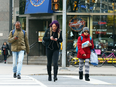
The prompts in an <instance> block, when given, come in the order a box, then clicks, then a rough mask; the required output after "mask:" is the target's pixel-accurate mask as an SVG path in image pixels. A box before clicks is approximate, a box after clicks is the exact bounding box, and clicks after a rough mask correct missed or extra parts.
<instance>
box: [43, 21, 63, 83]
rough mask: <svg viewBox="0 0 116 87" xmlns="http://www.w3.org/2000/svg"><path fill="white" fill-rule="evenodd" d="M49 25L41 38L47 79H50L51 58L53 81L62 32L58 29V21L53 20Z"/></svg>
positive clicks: (55, 75)
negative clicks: (44, 47) (45, 54)
mask: <svg viewBox="0 0 116 87" xmlns="http://www.w3.org/2000/svg"><path fill="white" fill-rule="evenodd" d="M49 26H50V28H49V29H47V30H46V32H45V35H44V37H43V40H44V41H45V43H46V53H47V72H48V81H51V80H52V78H51V70H52V68H51V65H52V59H53V66H54V82H55V81H56V80H57V72H58V58H59V49H60V42H62V33H61V31H60V25H59V23H58V21H56V20H54V21H53V22H52V23H51V24H50V25H49Z"/></svg>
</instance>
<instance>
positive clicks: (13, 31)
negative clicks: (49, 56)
mask: <svg viewBox="0 0 116 87" xmlns="http://www.w3.org/2000/svg"><path fill="white" fill-rule="evenodd" d="M22 31H23V33H24V37H25V30H22ZM14 33H15V29H14V30H12V36H13V35H14Z"/></svg>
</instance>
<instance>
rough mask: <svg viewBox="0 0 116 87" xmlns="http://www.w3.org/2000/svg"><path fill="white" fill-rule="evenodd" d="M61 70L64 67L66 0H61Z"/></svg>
mask: <svg viewBox="0 0 116 87" xmlns="http://www.w3.org/2000/svg"><path fill="white" fill-rule="evenodd" d="M62 36H63V45H62V46H63V48H62V68H65V67H66V0H63V20H62Z"/></svg>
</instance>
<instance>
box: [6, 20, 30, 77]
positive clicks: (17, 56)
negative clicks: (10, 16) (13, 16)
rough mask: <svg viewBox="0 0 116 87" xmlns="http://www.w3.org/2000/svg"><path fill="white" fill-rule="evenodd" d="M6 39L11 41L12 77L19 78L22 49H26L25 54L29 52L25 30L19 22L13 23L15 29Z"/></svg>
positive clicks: (22, 56)
mask: <svg viewBox="0 0 116 87" xmlns="http://www.w3.org/2000/svg"><path fill="white" fill-rule="evenodd" d="M8 41H9V43H11V51H12V55H13V73H14V74H13V77H14V78H16V77H17V79H21V76H20V75H21V69H22V63H23V58H24V51H26V52H27V54H28V53H29V43H28V38H27V32H26V31H24V30H22V29H21V23H20V22H19V21H17V22H16V23H15V29H14V30H12V31H11V32H10V34H9V37H8ZM17 62H18V66H17Z"/></svg>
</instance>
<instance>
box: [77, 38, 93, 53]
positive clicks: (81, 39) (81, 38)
mask: <svg viewBox="0 0 116 87" xmlns="http://www.w3.org/2000/svg"><path fill="white" fill-rule="evenodd" d="M82 40H83V36H81V41H82ZM91 40H92V38H91V36H90V41H91ZM76 52H77V53H78V47H77V46H76Z"/></svg>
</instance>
